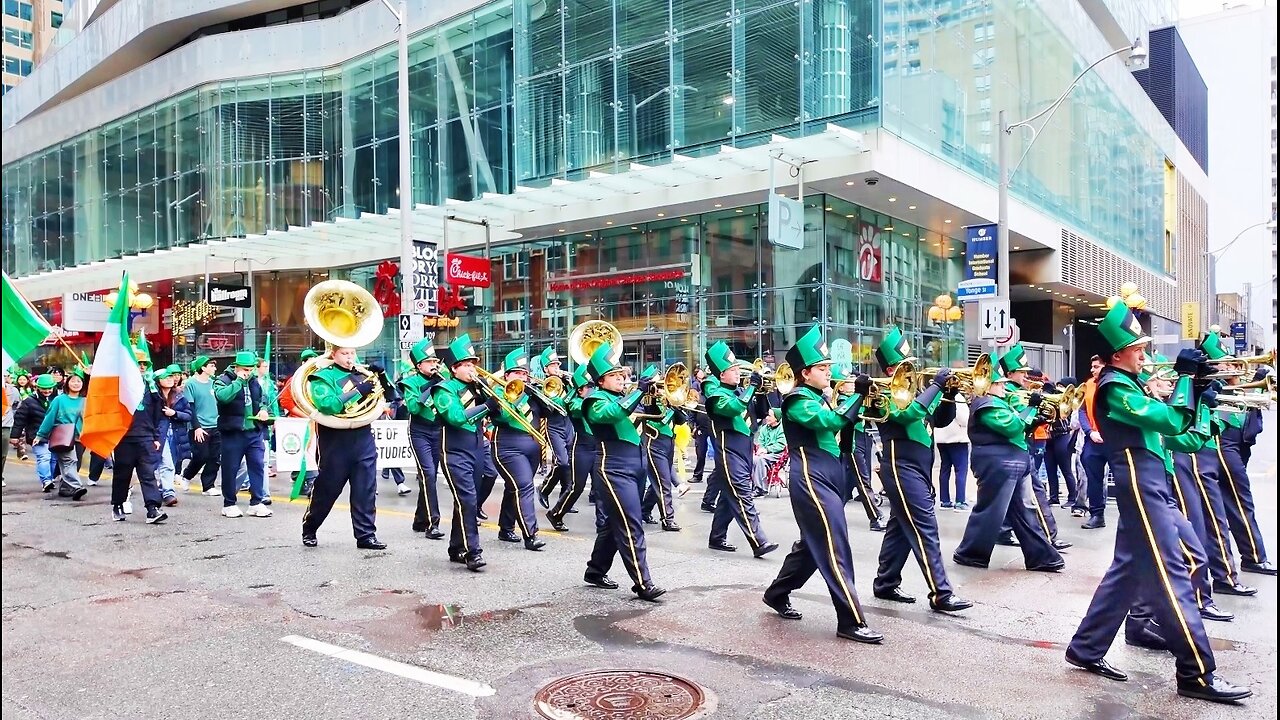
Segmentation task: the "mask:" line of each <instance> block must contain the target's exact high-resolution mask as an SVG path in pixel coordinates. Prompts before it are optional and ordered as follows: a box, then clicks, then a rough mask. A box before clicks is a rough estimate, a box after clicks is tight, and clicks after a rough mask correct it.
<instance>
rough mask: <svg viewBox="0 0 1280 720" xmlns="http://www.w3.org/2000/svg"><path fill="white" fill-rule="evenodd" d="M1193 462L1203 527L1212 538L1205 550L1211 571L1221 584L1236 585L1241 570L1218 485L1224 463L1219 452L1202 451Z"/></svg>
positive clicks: (1214, 449) (1210, 449)
mask: <svg viewBox="0 0 1280 720" xmlns="http://www.w3.org/2000/svg"><path fill="white" fill-rule="evenodd" d="M1190 460H1191V470H1192V472H1193V474H1194V475H1193V477H1194V479H1195V481H1196V488H1197V489H1198V490H1199V491H1200V497H1201V499H1202V500H1203V502H1204V527H1205V530H1206V531H1207V532H1208V533H1209V535H1210V536H1211V538H1212V540H1211V541H1210V542H1209V543H1207V544H1205V546H1204V549H1205V552H1207V553H1208V554H1209V565H1210V568H1212V569H1213V572H1214V574H1215V576H1217V579H1218V580H1222V581H1224V582H1227V583H1229V584H1232V585H1234V584H1236V583H1238V582H1240V567H1239V566H1238V565H1236V555H1235V551H1233V550H1232V549H1231V528H1230V526H1229V525H1228V524H1227V509H1226V506H1225V505H1224V504H1223V499H1222V484H1221V482H1220V481H1219V478H1220V477H1222V461H1221V460H1219V459H1218V449H1217V448H1216V447H1212V448H1211V447H1205V448H1201V449H1200V450H1199V451H1198V452H1197V453H1196V454H1195V455H1192V456H1191V457H1190ZM1218 573H1221V575H1218Z"/></svg>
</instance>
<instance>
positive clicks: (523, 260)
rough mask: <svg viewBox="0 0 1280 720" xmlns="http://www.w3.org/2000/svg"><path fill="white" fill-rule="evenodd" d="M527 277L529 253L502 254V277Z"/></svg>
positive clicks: (515, 278)
mask: <svg viewBox="0 0 1280 720" xmlns="http://www.w3.org/2000/svg"><path fill="white" fill-rule="evenodd" d="M527 277H529V254H528V253H527V252H523V251H522V252H517V253H511V254H510V255H503V256H502V279H503V280H523V279H525V278H527Z"/></svg>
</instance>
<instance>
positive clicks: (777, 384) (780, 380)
mask: <svg viewBox="0 0 1280 720" xmlns="http://www.w3.org/2000/svg"><path fill="white" fill-rule="evenodd" d="M763 375H764V391H765V392H770V391H772V390H777V391H778V392H779V393H781V394H783V395H786V394H787V393H789V392H791V391H792V390H795V389H796V373H795V371H794V370H792V369H791V363H786V362H784V363H782V364H780V365H778V367H777V369H775V370H772V371H768V372H765V373H763Z"/></svg>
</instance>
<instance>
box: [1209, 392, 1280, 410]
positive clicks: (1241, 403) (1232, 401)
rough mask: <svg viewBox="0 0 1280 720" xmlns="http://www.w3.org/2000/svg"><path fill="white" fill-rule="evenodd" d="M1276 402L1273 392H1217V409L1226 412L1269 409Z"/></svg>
mask: <svg viewBox="0 0 1280 720" xmlns="http://www.w3.org/2000/svg"><path fill="white" fill-rule="evenodd" d="M1275 403H1276V394H1275V393H1273V392H1269V393H1264V394H1261V395H1260V394H1258V393H1248V394H1239V395H1237V394H1235V393H1229V392H1221V393H1218V407H1217V408H1216V409H1217V410H1222V411H1226V412H1248V411H1250V410H1270V409H1271V406H1273V405H1275Z"/></svg>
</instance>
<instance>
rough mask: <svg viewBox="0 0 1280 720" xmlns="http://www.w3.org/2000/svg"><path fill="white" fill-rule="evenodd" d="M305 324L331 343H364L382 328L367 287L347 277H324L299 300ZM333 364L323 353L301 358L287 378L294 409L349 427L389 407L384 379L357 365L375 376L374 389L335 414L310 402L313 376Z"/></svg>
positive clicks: (322, 422)
mask: <svg viewBox="0 0 1280 720" xmlns="http://www.w3.org/2000/svg"><path fill="white" fill-rule="evenodd" d="M302 310H303V316H304V317H305V318H306V322H307V327H309V328H311V331H312V332H314V333H315V334H316V335H319V336H320V338H321V339H322V340H324V341H325V343H326V344H328V345H329V346H330V347H352V348H355V347H363V346H365V345H368V344H369V343H371V342H373V341H374V340H376V339H377V338H378V335H380V334H381V333H382V308H381V307H379V306H378V301H377V300H375V299H374V297H373V295H372V294H370V293H369V291H368V290H365V289H364V288H362V287H360V286H359V285H356V284H355V283H353V282H348V281H346V280H326V281H324V282H322V283H320V284H318V285H315V286H314V287H312V288H311V289H310V290H309V291H307V297H306V299H305V300H303V301H302ZM331 365H333V358H331V357H329V355H328V354H327V353H326V354H325V355H322V356H320V357H313V358H311V359H310V360H307V361H306V362H305V363H303V365H302V367H301V368H299V369H298V371H297V372H296V373H294V374H293V379H292V380H290V381H289V389H290V392H291V393H292V394H293V398H294V402H295V403H296V404H297V409H298V412H300V413H302V414H303V415H305V416H306V417H308V418H310V419H311V420H314V421H316V422H317V423H319V424H320V425H324V426H325V427H331V428H337V429H340V430H349V429H351V428H357V427H364V426H366V425H368V424H369V423H371V422H373V421H374V420H377V419H378V418H380V417H382V415H383V413H384V412H385V411H386V409H387V401H386V399H385V398H384V396H383V392H384V391H383V383H382V381H381V379H380V378H378V377H377V375H375V374H374V373H373V372H372V371H370V370H369V369H368V368H366V367H364V366H363V365H357V366H356V369H355V371H356V372H358V373H361V374H363V375H364V376H365V377H367V378H369V379H370V380H372V381H373V384H374V387H373V391H372V392H370V393H369V394H368V395H367V396H365V397H364V398H363V399H361V400H360V401H359V402H357V403H356V404H355V405H353V406H352V407H350V408H347V409H346V410H344V411H343V412H342V413H341V414H339V415H325V414H324V413H321V412H320V411H319V410H317V409H316V407H315V404H314V403H312V402H311V386H310V380H311V375H312V374H313V373H315V372H316V371H317V370H323V369H324V368H327V367H329V366H331Z"/></svg>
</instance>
